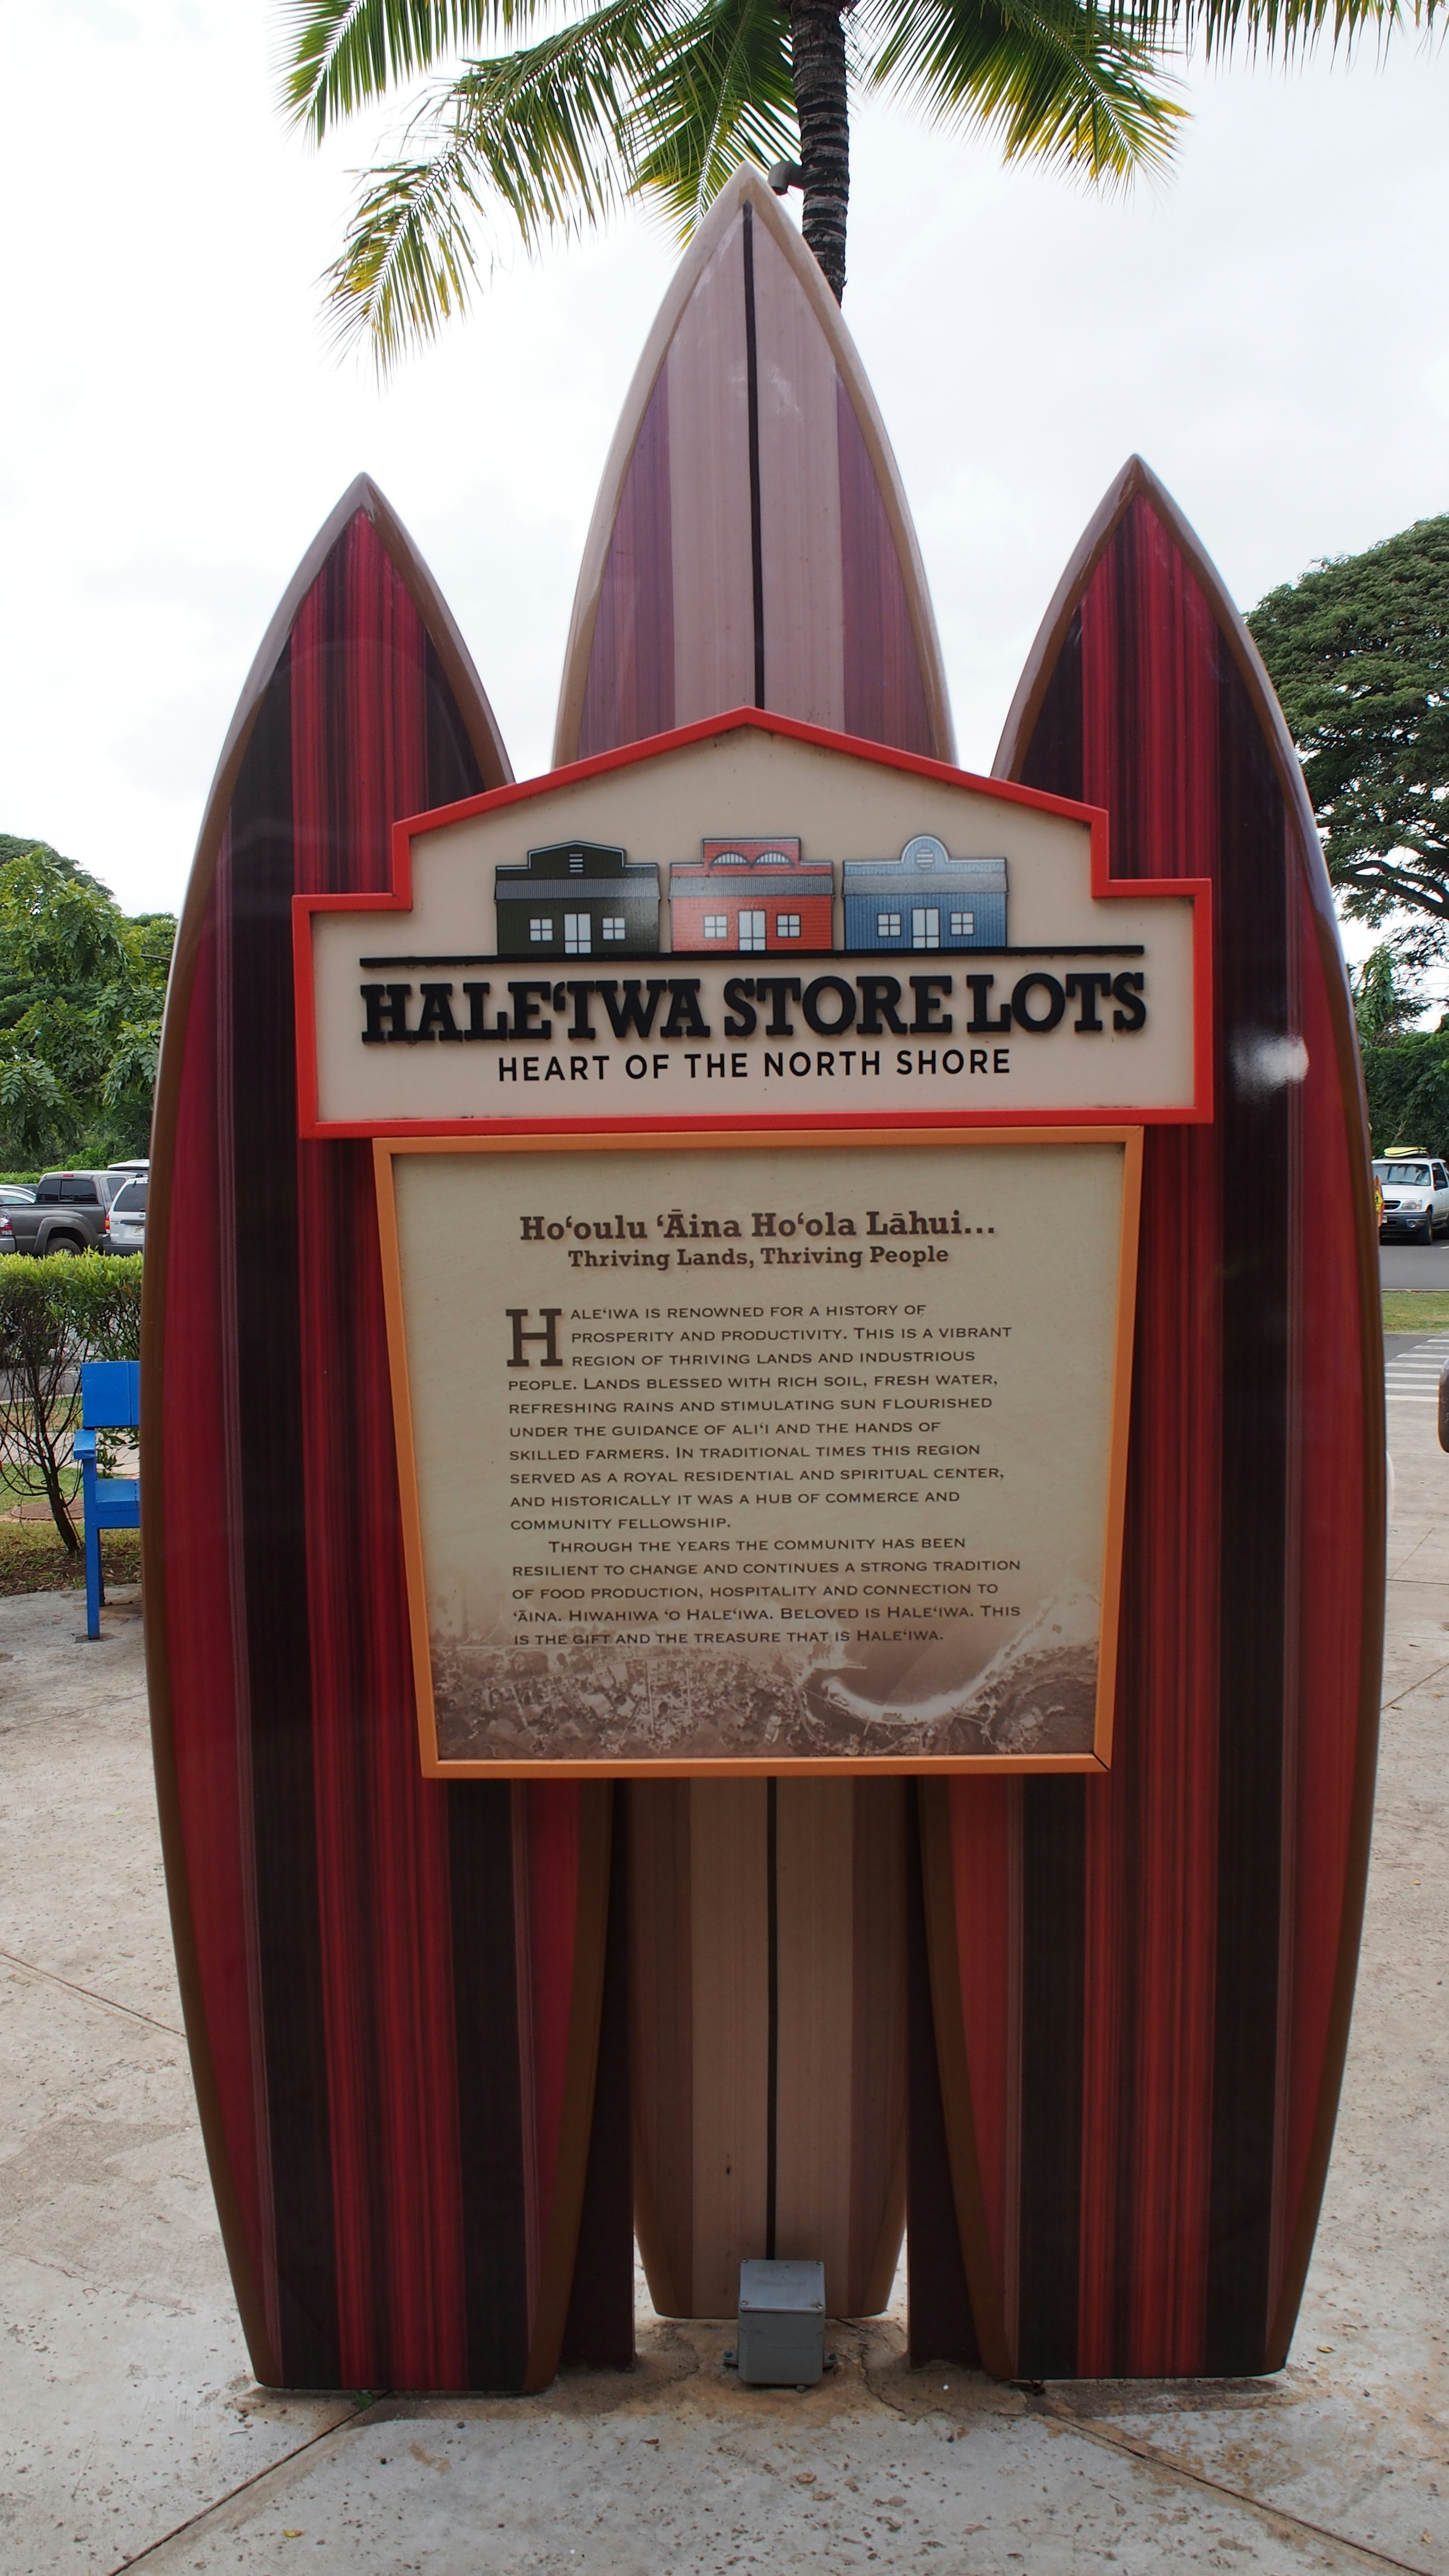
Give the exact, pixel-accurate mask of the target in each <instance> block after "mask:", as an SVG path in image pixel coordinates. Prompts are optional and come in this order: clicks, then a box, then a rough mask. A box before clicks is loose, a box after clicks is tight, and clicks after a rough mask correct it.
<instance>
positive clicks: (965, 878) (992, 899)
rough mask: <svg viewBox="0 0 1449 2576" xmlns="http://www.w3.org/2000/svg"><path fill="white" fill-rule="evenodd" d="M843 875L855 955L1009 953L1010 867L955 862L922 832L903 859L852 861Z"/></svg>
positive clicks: (1001, 862)
mask: <svg viewBox="0 0 1449 2576" xmlns="http://www.w3.org/2000/svg"><path fill="white" fill-rule="evenodd" d="M843 873H844V894H845V945H846V947H847V949H849V950H854V951H856V952H860V951H866V952H869V951H870V950H873V949H884V950H890V949H900V948H911V949H929V948H1004V947H1005V946H1006V861H1005V859H953V858H952V857H951V855H950V853H949V851H948V850H947V848H946V845H945V843H944V842H943V841H938V840H937V839H936V837H935V834H934V833H932V832H917V833H916V835H915V837H914V839H912V840H909V841H907V843H906V846H905V848H904V849H903V850H902V852H901V855H900V857H899V858H898V859H847V860H846V862H845V866H844V872H843Z"/></svg>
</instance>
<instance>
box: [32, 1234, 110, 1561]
mask: <svg viewBox="0 0 1449 2576" xmlns="http://www.w3.org/2000/svg"><path fill="white" fill-rule="evenodd" d="M140 1349H141V1256H140V1254H139V1253H135V1254H132V1255H130V1256H129V1257H127V1258H126V1259H124V1260H118V1259H116V1258H114V1257H112V1258H110V1259H107V1258H105V1257H104V1256H103V1255H102V1254H100V1253H98V1252H88V1253H83V1254H81V1255H80V1256H79V1257H78V1258H76V1257H72V1256H68V1255H52V1256H51V1257H50V1258H49V1259H47V1260H44V1261H32V1260H29V1259H27V1258H26V1257H25V1256H24V1255H22V1254H15V1253H12V1254H10V1255H9V1256H8V1257H7V1258H6V1259H4V1260H3V1261H0V1477H3V1481H4V1486H5V1488H6V1489H7V1491H8V1493H9V1494H11V1495H14V1496H17V1497H18V1498H20V1499H22V1500H24V1499H26V1498H27V1497H32V1496H33V1497H39V1496H40V1495H42V1494H43V1495H44V1497H45V1499H46V1501H47V1502H48V1503H49V1505H50V1511H51V1518H52V1519H53V1520H54V1522H55V1526H56V1529H57V1530H58V1531H59V1533H60V1537H61V1540H62V1543H63V1545H64V1546H65V1547H66V1548H68V1549H69V1550H70V1551H71V1552H72V1553H75V1552H77V1551H78V1550H79V1547H80V1540H79V1538H78V1536H77V1534H76V1531H75V1529H74V1527H73V1525H72V1522H71V1517H70V1512H69V1509H68V1508H67V1506H68V1499H69V1498H68V1494H67V1484H68V1482H70V1481H72V1477H71V1471H70V1465H69V1462H70V1447H71V1436H72V1434H73V1432H74V1431H75V1429H76V1427H77V1425H78V1424H79V1421H80V1384H79V1378H78V1374H77V1372H78V1371H79V1368H80V1365H81V1362H82V1361H83V1360H133V1359H137V1358H139V1356H140Z"/></svg>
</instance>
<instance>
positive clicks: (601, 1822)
mask: <svg viewBox="0 0 1449 2576" xmlns="http://www.w3.org/2000/svg"><path fill="white" fill-rule="evenodd" d="M613 1800H614V1790H613V1784H612V1783H611V1782H609V1781H590V1782H585V1783H584V1785H583V1786H582V1787H581V1789H580V1791H579V1880H578V1902H577V1912H576V1915H575V1921H574V1974H573V1989H572V1995H571V1999H570V2004H569V2033H568V2043H567V2050H566V2054H565V2059H564V2082H563V2102H562V2106H561V2111H560V2119H559V2144H558V2162H557V2164H556V2166H555V2168H554V2179H553V2198H552V2200H551V2201H550V2203H549V2212H548V2221H547V2225H546V2227H545V2231H544V2242H543V2260H542V2264H541V2266H540V2271H539V2290H538V2304H537V2307H536V2309H535V2311H534V2319H533V2331H532V2334H531V2335H530V2337H529V2345H528V2360H527V2364H526V2366H525V2369H524V2373H523V2394H524V2396H525V2397H535V2396H537V2394H538V2392H539V2390H540V2389H542V2388H547V2387H548V2385H549V2382H550V2381H551V2380H552V2379H553V2378H555V2377H556V2375H557V2372H558V2362H559V2353H560V2351H561V2349H562V2346H563V2338H564V2327H565V2325H566V2324H567V2322H568V2312H569V2294H570V2292H571V2290H572V2288H573V2280H574V2264H575V2261H576V2259H577V2256H578V2248H579V2228H580V2225H581V2223H582V2220H583V2207H584V2181H585V2177H586V2174H587V2171H588V2162H589V2144H590V2138H591V2133H592V2130H593V2122H594V2089H595V2084H596V2080H597V2076H598V2068H599V2013H600V2006H601V2003H602V1999H603V1992H604V1951H605V1946H606V1942H607V1937H608V1923H609V1870H610V1845H611V1839H612V1836H611V1827H612V1823H613V1812H614V1810H613Z"/></svg>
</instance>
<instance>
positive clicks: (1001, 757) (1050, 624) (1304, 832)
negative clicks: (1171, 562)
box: [992, 456, 1387, 2370]
mask: <svg viewBox="0 0 1449 2576" xmlns="http://www.w3.org/2000/svg"><path fill="white" fill-rule="evenodd" d="M1139 497H1140V498H1142V499H1144V500H1145V501H1146V502H1147V503H1148V504H1149V506H1150V507H1151V509H1152V510H1153V512H1154V513H1155V515H1156V516H1157V517H1158V519H1160V521H1161V523H1162V525H1163V527H1164V528H1165V529H1166V531H1167V533H1168V535H1169V537H1170V538H1171V540H1172V542H1173V544H1174V545H1175V546H1176V547H1177V548H1178V550H1179V551H1180V553H1181V554H1182V556H1183V558H1184V560H1185V561H1186V563H1187V564H1188V566H1189V568H1190V570H1191V572H1192V573H1193V576H1194V578H1195V579H1196V581H1197V582H1198V584H1199V587H1200V588H1201V590H1202V592H1203V595H1204V597H1205V598H1206V600H1207V602H1208V604H1209V606H1210V608H1211V610H1212V612H1213V615H1214V617H1215V619H1216V622H1217V627H1218V632H1219V634H1220V636H1221V637H1222V638H1223V640H1224V642H1225V643H1226V645H1227V647H1228V650H1229V652H1230V653H1231V655H1232V657H1233V660H1234V662H1235V663H1236V665H1237V669H1238V673H1239V676H1240V678H1241V679H1242V682H1243V685H1244V688H1245V690H1246V692H1247V695H1248V698H1249V701H1250V703H1251V705H1252V707H1253V710H1254V712H1255V714H1256V716H1257V718H1258V721H1259V724H1260V726H1261V728H1262V733H1263V739H1264V741H1265V743H1266V745H1267V748H1268V751H1269V754H1270V757H1271V759H1272V762H1273V767H1274V771H1275V774H1276V776H1277V779H1278V783H1279V786H1280V788H1281V790H1282V793H1283V798H1284V804H1285V808H1286V821H1287V828H1288V832H1289V836H1290V839H1291V840H1292V842H1293V844H1294V855H1295V857H1296V860H1297V863H1298V869H1299V874H1300V879H1301V882H1302V884H1303V887H1304V889H1305V891H1306V893H1307V896H1308V900H1309V904H1310V906H1311V910H1312V915H1313V921H1314V927H1315V931H1316V935H1317V939H1318V945H1319V954H1320V958H1321V961H1322V965H1323V970H1324V984H1325V989H1326V993H1327V1001H1328V1010H1329V1017H1330V1022H1331V1025H1332V1029H1333V1042H1334V1052H1335V1058H1336V1062H1337V1067H1338V1075H1339V1092H1340V1097H1341V1098H1342V1100H1343V1101H1344V1103H1345V1105H1346V1106H1347V1105H1348V1104H1351V1103H1356V1105H1357V1111H1358V1125H1359V1135H1360V1139H1361V1142H1362V1145H1363V1149H1364V1150H1363V1151H1362V1152H1361V1153H1358V1154H1351V1156H1350V1167H1351V1178H1352V1187H1353V1192H1354V1200H1355V1214H1356V1218H1357V1226H1356V1241H1357V1246H1358V1262H1359V1313H1360V1319H1361V1346H1360V1352H1361V1356H1360V1366H1361V1372H1362V1385H1363V1401H1364V1409H1365V1476H1366V1483H1367V1491H1366V1494H1365V1498H1364V1504H1365V1508H1364V1543H1365V1567H1364V1594H1363V1599H1364V1626H1363V1642H1362V1648H1361V1655H1360V1664H1359V1679H1358V1704H1359V1719H1358V1733H1357V1742H1356V1747H1355V1754H1354V1786H1353V1801H1352V1807H1351V1811H1350V1820H1349V1844H1348V1852H1347V1855H1346V1864H1347V1865H1346V1873H1345V1887H1344V1902H1343V1911H1342V1915H1341V1918H1340V1927H1339V1940H1338V1952H1337V1957H1336V1960H1335V1965H1334V1979H1333V1996H1332V2003H1331V2006H1330V2011H1329V2020H1328V2030H1327V2037H1326V2044H1325V2048H1324V2057H1323V2072H1322V2076H1321V2079H1320V2084H1319V2092H1318V2100H1317V2104H1316V2107H1315V2110H1314V2116H1313V2124H1312V2131H1311V2141H1310V2146H1309V2151H1308V2158H1307V2164H1306V2168H1305V2172H1304V2179H1303V2186H1302V2197H1301V2200H1300V2204H1299V2213H1298V2218H1297V2222H1296V2225H1295V2227H1294V2230H1293V2233H1292V2236H1291V2238H1290V2240H1289V2243H1288V2246H1287V2249H1286V2251H1285V2255H1284V2260H1283V2268H1282V2274H1281V2278H1280V2281H1279V2286H1278V2295H1277V2299H1276V2302H1275V2305H1274V2308H1273V2312H1272V2315H1271V2316H1270V2318H1269V2319H1268V2321H1267V2333H1266V2344H1265V2351H1266V2358H1265V2361H1264V2368H1265V2369H1267V2370H1278V2369H1281V2368H1282V2366H1283V2363H1284V2362H1285V2360H1286V2359H1287V2354H1288V2346H1289V2343H1290V2341H1291V2338H1292V2333H1293V2325H1294V2321H1295V2319H1296V2316H1297V2312H1298V2307H1299V2304H1300V2301H1301V2299H1302V2295H1303V2286H1304V2283H1305V2281H1306V2278H1307V2273H1308V2264H1309V2259H1310V2256H1311V2254H1312V2250H1313V2240H1314V2237H1315V2234H1316V2232H1317V2227H1318V2219H1319V2214H1320V2210H1321V2207H1322V2202H1323V2192H1324V2187H1325V2184H1326V2182H1327V2179H1328V2163H1329V2156H1330V2152H1331V2149H1332V2145H1333V2132H1334V2126H1335V2123H1336V2121H1337V2117H1338V2104H1339V2096H1340V2092H1341V2089H1342V2083H1343V2070H1344V2064H1345V2060H1346V2057H1347V2053H1348V2037H1349V2025H1350V2022H1351V2020H1352V2015H1353V1998H1354V1987H1355V1983H1356V1980H1357V1971H1358V1952H1359V1941H1360V1936H1361V1932H1362V1928H1363V1913H1364V1901H1365V1896H1366V1892H1367V1885H1368V1863H1369V1847H1370V1841H1371V1837H1372V1829H1373V1797H1374V1774H1375V1767H1376V1763H1377V1756H1378V1737H1379V1699H1380V1690H1381V1674H1382V1664H1383V1625H1384V1601H1385V1574H1384V1551H1383V1546H1382V1542H1381V1538H1380V1537H1378V1536H1377V1535H1376V1533H1381V1532H1382V1531H1383V1529H1384V1525H1385V1512H1386V1507H1387V1491H1386V1487H1387V1477H1386V1472H1385V1465H1384V1460H1385V1440H1386V1431H1385V1420H1384V1375H1383V1326H1382V1306H1381V1303H1380V1298H1379V1281H1378V1276H1377V1266H1376V1260H1375V1253H1376V1242H1377V1228H1376V1226H1375V1223H1374V1219H1373V1213H1372V1205H1371V1199H1372V1192H1371V1182H1370V1173H1369V1157H1368V1141H1369V1123H1368V1102H1367V1095H1366V1093H1365V1090H1364V1082H1363V1066H1362V1058H1361V1056H1360V1053H1359V1046H1358V1035H1357V1028H1356V1025H1355V1021H1354V1017H1353V1007H1352V1000H1351V996H1350V993H1349V988H1348V975H1347V970H1346V967H1345V965H1344V959H1343V946H1342V941H1341V939H1340V936H1339V928H1338V917H1337V914H1336V913H1335V911H1334V908H1333V896H1332V891H1331V889H1330V886H1329V881H1328V870H1327V866H1326V864H1325V861H1324V857H1323V847H1322V843H1321V841H1320V840H1319V836H1318V827H1317V824H1316V822H1315V820H1314V814H1313V807H1312V803H1311V801H1310V799H1309V795H1308V790H1307V786H1306V784H1305V782H1304V777H1303V770H1302V766H1301V764H1300V762H1299V759H1298V755H1297V753H1296V751H1295V749H1294V746H1293V738H1292V735H1291V734H1290V733H1289V730H1288V726H1287V722H1286V719H1285V717H1284V714H1283V710H1282V708H1281V706H1280V705H1279V703H1278V698H1277V693H1276V691H1275V690H1274V687H1273V684H1272V681H1271V680H1270V679H1269V677H1268V673H1267V670H1266V668H1265V666H1264V663H1263V658H1262V655H1261V654H1260V653H1259V651H1258V648H1257V646H1256V644H1255V643H1254V641H1253V639H1252V636H1251V635H1250V634H1249V632H1248V629H1247V627H1246V625H1245V624H1244V621H1243V618H1242V616H1241V614H1240V612H1239V610H1238V608H1237V606H1236V603H1235V602H1234V600H1233V599H1232V597H1231V595H1230V593H1229V592H1228V590H1227V588H1226V585H1225V584H1224V582H1223V579H1222V576H1221V574H1220V573H1219V572H1218V569H1217V567H1216V565H1215V564H1214V562H1213V561H1212V558H1211V556H1210V555H1209V554H1208V553H1207V552H1206V550H1205V548H1204V546H1203V544H1202V541H1201V539H1200V538H1199V537H1198V536H1197V534H1196V532H1195V530H1194V529H1193V528H1192V527H1191V526H1190V525H1189V523H1188V521H1187V520H1186V519H1185V518H1184V517H1183V514H1182V512H1181V511H1180V510H1179V508H1178V506H1177V504H1176V502H1175V501H1174V500H1173V498H1172V496H1171V494H1170V493H1169V492H1168V491H1167V490H1166V488H1165V486H1164V485H1163V484H1162V483H1160V482H1159V480H1158V478H1157V476H1156V475H1155V474H1154V473H1153V472H1152V469H1151V467H1150V466H1149V465H1147V464H1146V463H1145V462H1144V460H1143V459H1142V458H1141V457H1140V456H1133V457H1130V458H1129V459H1128V462H1127V464H1126V465H1125V466H1124V468H1123V470H1122V472H1121V474H1120V475H1119V476H1118V477H1117V480H1116V481H1115V483H1113V484H1112V485H1111V486H1110V488H1109V489H1108V491H1107V492H1106V494H1105V495H1104V497H1103V499H1102V501H1101V503H1100V505H1099V506H1098V508H1097V510H1096V511H1095V512H1094V514H1093V516H1092V518H1091V519H1090V520H1089V522H1088V524H1087V526H1086V528H1085V530H1084V531H1083V534H1082V536H1081V538H1080V540H1079V542H1078V544H1077V546H1076V549H1075V551H1074V552H1073V554H1072V557H1071V559H1070V561H1069V563H1068V565H1067V568H1066V570H1065V572H1064V573H1063V575H1062V578H1061V580H1060V581H1059V583H1058V584H1057V587H1056V590H1055V592H1054V593H1053V596H1052V599H1051V603H1050V605H1049V607H1048V609H1047V612H1046V615H1045V616H1044V618H1043V619H1042V623H1041V626H1040V628H1039V630H1038V632H1037V636H1036V639H1035V641H1034V643H1033V645H1032V648H1031V651H1030V652H1029V654H1028V655H1027V659H1026V664H1025V667H1024V669H1023V671H1022V676H1021V680H1020V683H1019V685H1018V687H1017V691H1016V695H1015V697H1014V698H1013V700H1012V703H1011V707H1010V710H1009V712H1008V714H1007V718H1006V723H1005V725H1004V727H1003V729H1002V735H1001V741H1000V743H999V745H998V747H997V752H996V758H995V760H994V761H993V763H992V775H993V776H994V777H997V778H1004V779H1017V778H1018V777H1019V775H1020V771H1021V767H1022V764H1023V762H1024V760H1025V757H1026V753H1027V750H1028V747H1029V745H1030V743H1031V739H1032V735H1033V733H1034V731H1035V728H1036V724H1037V720H1038V718H1039V716H1040V714H1041V710H1042V706H1043V703H1044V701H1045V698H1046V693H1047V689H1048V687H1049V685H1050V683H1051V679H1052V675H1053V673H1054V671H1055V669H1056V665H1057V660H1058V657H1059V655H1060V652H1061V648H1062V644H1063V641H1064V639H1065V636H1066V633H1067V629H1068V627H1069V626H1070V624H1071V621H1072V618H1073V616H1074V614H1075V613H1076V611H1077V609H1078V607H1079V606H1080V604H1081V601H1082V597H1083V594H1084V592H1085V591H1086V588H1087V585H1088V583H1089V581H1090V580H1091V577H1092V574H1093V572H1094V571H1095V570H1096V567H1097V565H1098V563H1099V562H1100V561H1101V559H1102V556H1103V555H1104V554H1105V553H1106V550H1107V548H1108V546H1109V545H1110V543H1111V541H1112V538H1113V536H1114V535H1115V533H1116V530H1117V528H1118V527H1119V525H1120V524H1121V521H1122V520H1123V518H1124V517H1125V515H1126V513H1127V511H1128V509H1129V508H1130V507H1131V504H1132V503H1133V501H1135V500H1136V499H1138V498H1139Z"/></svg>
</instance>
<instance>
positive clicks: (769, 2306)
mask: <svg viewBox="0 0 1449 2576" xmlns="http://www.w3.org/2000/svg"><path fill="white" fill-rule="evenodd" d="M737 2367H738V2370H739V2374H740V2377H741V2379H747V2380H751V2381H752V2382H753V2383H754V2385H755V2387H757V2388H813V2387H814V2386H815V2383H816V2381H817V2380H818V2379H819V2378H820V2377H821V2376H822V2374H823V2372H824V2368H825V2266H824V2264H823V2263H762V2262H757V2263H742V2264H741V2265H740V2335H739V2346H738V2362H737Z"/></svg>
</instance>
